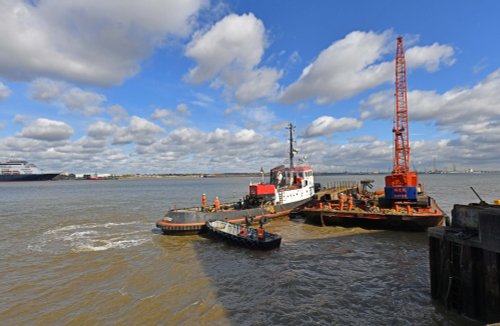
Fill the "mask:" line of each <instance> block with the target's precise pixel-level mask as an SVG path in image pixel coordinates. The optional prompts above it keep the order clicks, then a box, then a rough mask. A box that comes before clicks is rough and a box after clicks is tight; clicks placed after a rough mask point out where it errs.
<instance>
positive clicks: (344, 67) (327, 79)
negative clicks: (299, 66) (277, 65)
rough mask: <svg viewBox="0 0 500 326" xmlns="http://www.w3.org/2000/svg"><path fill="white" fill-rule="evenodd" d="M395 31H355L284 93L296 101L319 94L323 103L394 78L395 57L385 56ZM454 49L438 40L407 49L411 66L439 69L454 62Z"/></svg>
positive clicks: (285, 99)
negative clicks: (386, 57)
mask: <svg viewBox="0 0 500 326" xmlns="http://www.w3.org/2000/svg"><path fill="white" fill-rule="evenodd" d="M393 39H394V35H393V33H392V32H391V31H385V32H382V33H375V32H361V31H354V32H351V33H349V34H348V35H347V36H346V37H345V38H343V39H341V40H338V41H336V42H334V43H332V45H330V46H329V47H328V48H327V49H325V50H323V51H322V52H321V53H320V54H319V56H318V58H317V59H316V60H315V61H314V62H313V63H312V64H310V65H309V66H307V67H306V68H304V70H303V72H302V75H301V76H300V78H299V79H298V80H297V81H295V82H294V83H292V84H291V85H290V86H288V87H287V88H285V90H284V91H283V92H282V94H281V95H280V99H281V101H283V102H285V103H293V102H297V101H300V100H305V99H308V98H315V99H316V102H317V103H319V104H326V103H331V102H335V101H338V100H341V99H345V98H349V97H352V96H354V95H356V94H359V93H361V92H363V91H365V90H367V89H371V88H374V87H376V86H379V85H380V84H382V83H385V82H388V81H392V80H393V79H394V61H393V60H392V61H383V62H380V60H382V59H383V57H384V56H385V55H386V54H388V53H391V52H392V51H393V48H394V45H393V44H394V42H393V41H392V40H393ZM453 54H454V51H453V49H452V48H451V47H449V46H446V45H439V44H437V43H435V44H433V45H431V46H424V47H414V48H411V49H409V50H408V51H407V60H406V62H407V65H408V68H409V69H410V68H417V67H425V68H426V69H427V70H428V71H435V70H437V69H438V67H439V65H440V64H441V63H444V64H446V65H450V64H453V62H454V59H453Z"/></svg>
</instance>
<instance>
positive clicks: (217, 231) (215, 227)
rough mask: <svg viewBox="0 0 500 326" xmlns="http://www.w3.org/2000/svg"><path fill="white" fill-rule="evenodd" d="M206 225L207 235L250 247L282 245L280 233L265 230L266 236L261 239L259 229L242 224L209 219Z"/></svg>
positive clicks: (266, 248) (262, 248) (263, 248)
mask: <svg viewBox="0 0 500 326" xmlns="http://www.w3.org/2000/svg"><path fill="white" fill-rule="evenodd" d="M206 227H207V235H209V236H213V237H215V238H220V239H222V240H224V241H227V242H229V243H232V244H235V245H238V246H242V247H246V248H250V249H260V250H269V249H274V248H278V247H279V246H280V245H281V236H280V235H278V234H275V233H270V232H266V231H264V237H263V238H260V239H259V238H258V236H257V234H258V230H257V229H254V228H250V227H246V226H244V225H241V224H235V223H230V222H226V221H209V222H207V224H206Z"/></svg>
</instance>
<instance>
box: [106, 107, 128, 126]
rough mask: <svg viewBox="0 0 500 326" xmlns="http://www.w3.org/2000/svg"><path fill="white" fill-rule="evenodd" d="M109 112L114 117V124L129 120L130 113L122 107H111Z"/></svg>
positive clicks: (108, 109)
mask: <svg viewBox="0 0 500 326" xmlns="http://www.w3.org/2000/svg"><path fill="white" fill-rule="evenodd" d="M107 112H108V113H109V114H110V115H111V116H112V117H113V122H115V123H118V122H121V121H124V120H126V119H127V118H128V112H127V110H125V109H124V108H123V107H122V106H121V105H111V106H110V107H108V108H107Z"/></svg>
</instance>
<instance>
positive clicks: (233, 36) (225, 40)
mask: <svg viewBox="0 0 500 326" xmlns="http://www.w3.org/2000/svg"><path fill="white" fill-rule="evenodd" d="M265 42H266V41H265V28H264V24H263V23H262V21H261V20H260V19H257V18H256V17H255V16H254V15H253V14H252V13H250V14H245V15H241V16H238V15H235V14H230V15H228V16H226V17H224V19H222V20H221V21H219V22H217V23H216V24H215V25H214V26H212V28H211V29H210V30H209V31H208V32H206V33H204V34H196V35H195V36H194V37H193V40H192V41H191V43H189V45H188V46H187V49H186V55H187V56H188V57H191V58H193V59H195V60H196V61H197V63H198V65H197V66H196V67H195V68H193V69H191V71H190V72H189V76H188V78H189V81H191V82H193V83H201V82H204V81H207V80H210V79H212V78H214V77H215V76H216V75H217V74H219V73H220V72H221V71H222V70H223V69H224V68H226V67H228V66H237V67H238V66H239V67H242V68H244V69H251V68H253V67H254V66H256V65H257V64H258V63H259V62H260V60H261V58H262V55H263V54H264V47H265Z"/></svg>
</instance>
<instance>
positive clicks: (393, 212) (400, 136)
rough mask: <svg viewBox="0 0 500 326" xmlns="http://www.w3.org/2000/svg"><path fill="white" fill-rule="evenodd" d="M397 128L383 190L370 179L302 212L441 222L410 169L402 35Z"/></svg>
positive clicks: (324, 220) (357, 221)
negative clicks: (359, 189)
mask: <svg viewBox="0 0 500 326" xmlns="http://www.w3.org/2000/svg"><path fill="white" fill-rule="evenodd" d="M395 62H396V92H395V97H396V98H395V104H396V105H395V119H394V128H393V129H392V132H393V133H394V167H393V170H392V174H391V175H389V176H386V177H385V188H384V190H383V191H379V192H374V193H369V192H368V191H367V188H371V184H370V182H367V183H366V184H365V185H366V186H367V187H364V189H363V191H362V192H361V193H357V192H349V193H347V194H345V195H344V194H339V196H338V198H337V200H332V201H322V200H318V201H316V202H315V203H314V205H312V206H311V207H309V208H305V209H304V210H303V211H302V214H303V215H304V216H305V217H306V219H307V220H309V221H313V222H317V223H321V225H328V224H333V225H358V226H368V227H388V228H400V229H414V230H425V229H426V228H427V227H431V226H438V225H442V224H443V223H444V220H445V214H444V213H443V211H441V209H440V208H439V206H438V205H437V204H436V202H435V200H434V199H433V198H431V197H429V196H427V195H426V193H425V191H424V189H423V187H422V185H421V184H419V182H418V176H417V173H416V172H411V171H410V144H409V133H408V103H407V96H406V61H405V56H404V49H403V38H402V37H401V36H400V37H398V39H397V48H396V60H395Z"/></svg>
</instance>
